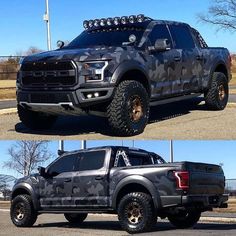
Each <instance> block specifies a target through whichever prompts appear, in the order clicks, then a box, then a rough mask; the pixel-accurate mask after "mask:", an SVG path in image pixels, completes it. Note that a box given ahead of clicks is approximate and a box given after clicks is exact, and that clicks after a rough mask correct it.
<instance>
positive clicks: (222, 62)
mask: <svg viewBox="0 0 236 236" xmlns="http://www.w3.org/2000/svg"><path fill="white" fill-rule="evenodd" d="M212 64H213V66H212V67H211V70H210V74H209V81H208V84H207V88H209V87H210V85H211V81H212V77H213V74H214V72H215V71H216V68H217V67H218V66H220V65H223V66H224V67H225V68H226V72H227V75H226V76H227V80H228V81H229V71H228V68H227V66H226V64H225V62H224V61H223V60H217V59H216V60H215V62H214V63H212Z"/></svg>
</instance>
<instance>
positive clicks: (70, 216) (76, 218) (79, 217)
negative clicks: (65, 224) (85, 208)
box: [64, 213, 88, 224]
mask: <svg viewBox="0 0 236 236" xmlns="http://www.w3.org/2000/svg"><path fill="white" fill-rule="evenodd" d="M64 216H65V218H66V219H67V220H68V221H69V222H70V223H72V224H81V223H83V222H84V220H85V219H86V218H87V216H88V214H86V213H81V214H75V213H65V214H64Z"/></svg>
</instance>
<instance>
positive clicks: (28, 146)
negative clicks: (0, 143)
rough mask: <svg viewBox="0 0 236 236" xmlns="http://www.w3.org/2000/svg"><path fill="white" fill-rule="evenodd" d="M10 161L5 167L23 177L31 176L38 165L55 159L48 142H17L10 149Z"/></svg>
mask: <svg viewBox="0 0 236 236" xmlns="http://www.w3.org/2000/svg"><path fill="white" fill-rule="evenodd" d="M8 154H9V156H10V159H9V161H6V162H5V163H4V167H6V168H9V169H13V170H15V171H16V172H18V173H20V174H21V175H29V174H30V173H31V172H32V171H34V170H35V169H36V168H37V166H38V165H40V164H42V163H43V162H45V161H47V160H48V159H49V158H51V157H53V155H52V153H51V152H50V151H49V150H48V141H17V142H16V143H15V144H13V145H12V147H10V148H9V149H8Z"/></svg>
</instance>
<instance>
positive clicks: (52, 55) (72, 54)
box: [24, 47, 125, 62]
mask: <svg viewBox="0 0 236 236" xmlns="http://www.w3.org/2000/svg"><path fill="white" fill-rule="evenodd" d="M124 50H125V48H123V47H95V48H82V49H66V48H65V49H63V48H62V49H58V50H55V51H48V52H42V53H38V54H34V55H31V56H28V57H26V58H25V59H24V62H40V61H43V62H50V61H57V60H74V61H81V62H83V61H92V60H111V59H112V54H116V53H120V52H122V51H124ZM113 57H114V55H113Z"/></svg>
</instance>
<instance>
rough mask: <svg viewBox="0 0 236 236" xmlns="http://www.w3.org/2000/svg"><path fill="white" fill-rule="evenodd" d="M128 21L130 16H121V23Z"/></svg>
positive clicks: (124, 23)
mask: <svg viewBox="0 0 236 236" xmlns="http://www.w3.org/2000/svg"><path fill="white" fill-rule="evenodd" d="M127 23H128V17H127V16H122V17H121V24H123V25H126V24H127Z"/></svg>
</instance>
